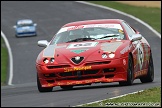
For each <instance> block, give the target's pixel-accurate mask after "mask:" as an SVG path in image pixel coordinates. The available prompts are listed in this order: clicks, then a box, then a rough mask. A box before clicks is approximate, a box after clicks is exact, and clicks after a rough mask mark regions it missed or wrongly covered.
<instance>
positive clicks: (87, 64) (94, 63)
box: [86, 61, 111, 66]
mask: <svg viewBox="0 0 162 108" xmlns="http://www.w3.org/2000/svg"><path fill="white" fill-rule="evenodd" d="M110 62H111V61H103V62H92V63H86V66H92V65H101V64H109V63H110Z"/></svg>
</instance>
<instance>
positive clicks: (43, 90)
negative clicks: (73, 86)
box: [37, 74, 53, 92]
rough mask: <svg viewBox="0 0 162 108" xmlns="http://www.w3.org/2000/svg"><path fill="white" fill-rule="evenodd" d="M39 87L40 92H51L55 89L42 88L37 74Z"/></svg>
mask: <svg viewBox="0 0 162 108" xmlns="http://www.w3.org/2000/svg"><path fill="white" fill-rule="evenodd" d="M37 87H38V90H39V92H51V91H52V89H53V87H42V85H41V83H40V81H39V78H38V74H37Z"/></svg>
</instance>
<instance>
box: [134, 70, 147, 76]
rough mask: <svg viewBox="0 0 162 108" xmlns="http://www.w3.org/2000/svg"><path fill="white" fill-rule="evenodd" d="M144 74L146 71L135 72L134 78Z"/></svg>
mask: <svg viewBox="0 0 162 108" xmlns="http://www.w3.org/2000/svg"><path fill="white" fill-rule="evenodd" d="M146 73H147V69H145V70H141V71H138V72H136V73H135V75H134V76H135V77H138V76H141V75H145V74H146Z"/></svg>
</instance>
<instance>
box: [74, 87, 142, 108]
mask: <svg viewBox="0 0 162 108" xmlns="http://www.w3.org/2000/svg"><path fill="white" fill-rule="evenodd" d="M143 91H144V90H140V91H136V92H132V93H127V94H124V95H119V96H116V97H112V98H108V99H115V98H119V97H123V96H127V95H129V94H135V93H139V92H143ZM108 99H103V100H98V101H94V102H90V103H85V104H86V105H90V104H94V103H98V102H102V101H105V100H108ZM85 104H80V105H76V106H73V107H77V106H82V105H85Z"/></svg>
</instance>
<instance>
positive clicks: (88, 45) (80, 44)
mask: <svg viewBox="0 0 162 108" xmlns="http://www.w3.org/2000/svg"><path fill="white" fill-rule="evenodd" d="M97 44H98V42H84V43H73V44H70V45H69V46H68V47H67V48H84V47H95V46H96V45H97Z"/></svg>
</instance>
